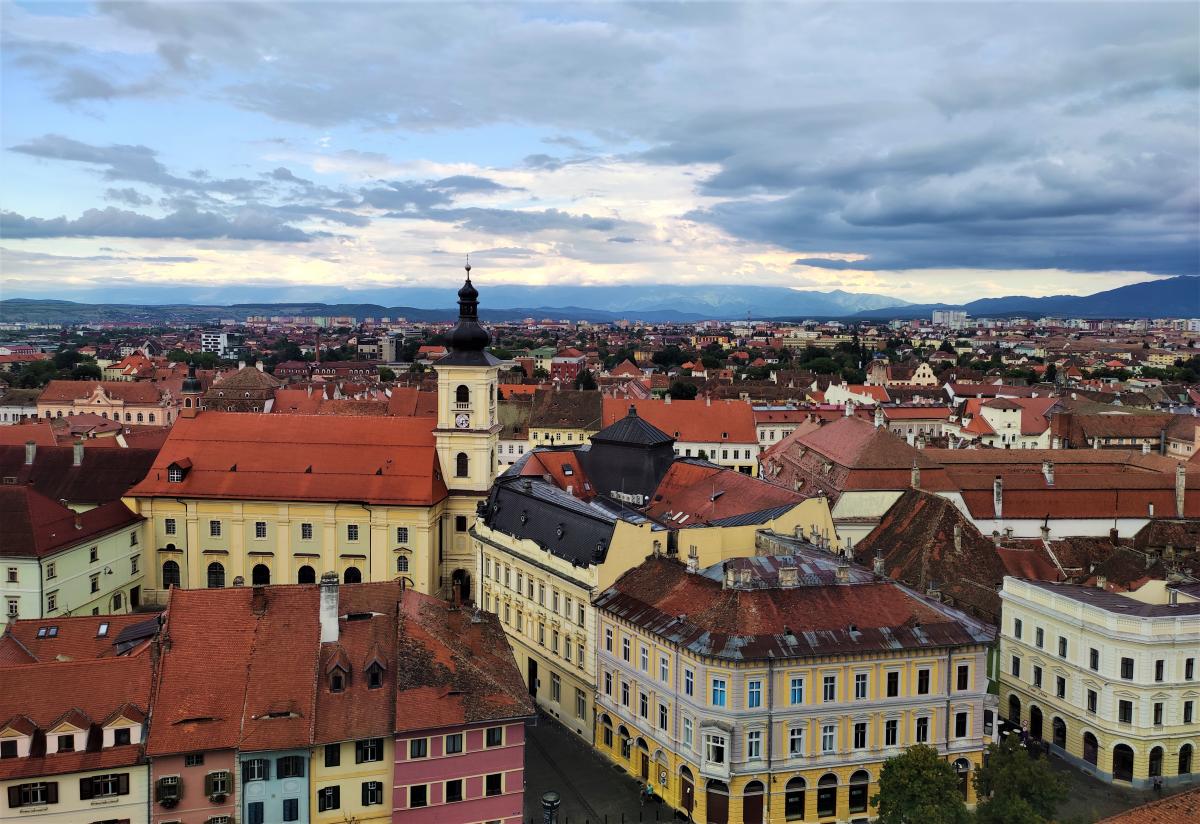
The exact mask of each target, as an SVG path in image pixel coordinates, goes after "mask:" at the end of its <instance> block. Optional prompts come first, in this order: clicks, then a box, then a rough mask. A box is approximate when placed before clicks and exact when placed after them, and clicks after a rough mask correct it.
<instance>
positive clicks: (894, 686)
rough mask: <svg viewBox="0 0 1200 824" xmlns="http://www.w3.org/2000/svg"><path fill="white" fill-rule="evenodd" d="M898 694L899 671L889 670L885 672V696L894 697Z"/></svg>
mask: <svg viewBox="0 0 1200 824" xmlns="http://www.w3.org/2000/svg"><path fill="white" fill-rule="evenodd" d="M898 695H900V673H898V672H889V673H888V674H887V697H888V698H895V697H897V696H898Z"/></svg>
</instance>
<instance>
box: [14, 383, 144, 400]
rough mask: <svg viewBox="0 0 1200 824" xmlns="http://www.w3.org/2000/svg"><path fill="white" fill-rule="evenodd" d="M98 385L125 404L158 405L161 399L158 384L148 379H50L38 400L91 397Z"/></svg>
mask: <svg viewBox="0 0 1200 824" xmlns="http://www.w3.org/2000/svg"><path fill="white" fill-rule="evenodd" d="M98 387H99V388H103V389H104V393H105V394H106V395H108V396H109V397H110V398H119V399H120V400H122V401H124V402H125V403H127V404H154V405H158V404H159V403H161V401H162V391H161V390H160V389H159V386H158V384H156V383H151V382H149V381H50V383H48V384H46V388H45V389H43V390H42V394H41V395H40V396H39V397H38V402H39V403H71V402H72V401H76V400H82V399H83V398H88V397H91V395H92V393H93V392H95V391H96V389H97V388H98Z"/></svg>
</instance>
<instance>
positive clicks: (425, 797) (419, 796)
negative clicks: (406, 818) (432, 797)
mask: <svg viewBox="0 0 1200 824" xmlns="http://www.w3.org/2000/svg"><path fill="white" fill-rule="evenodd" d="M428 804H429V787H428V786H426V785H425V784H414V785H413V786H411V787H409V788H408V806H409V809H413V808H415V807H424V806H426V805H428Z"/></svg>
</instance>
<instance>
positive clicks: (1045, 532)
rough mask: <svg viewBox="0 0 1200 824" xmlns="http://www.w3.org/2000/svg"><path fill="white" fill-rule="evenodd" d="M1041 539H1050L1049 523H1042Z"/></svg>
mask: <svg viewBox="0 0 1200 824" xmlns="http://www.w3.org/2000/svg"><path fill="white" fill-rule="evenodd" d="M1042 540H1043V541H1049V540H1050V524H1042Z"/></svg>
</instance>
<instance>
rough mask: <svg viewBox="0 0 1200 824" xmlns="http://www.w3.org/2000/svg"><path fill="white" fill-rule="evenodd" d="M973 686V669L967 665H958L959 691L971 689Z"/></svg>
mask: <svg viewBox="0 0 1200 824" xmlns="http://www.w3.org/2000/svg"><path fill="white" fill-rule="evenodd" d="M970 684H971V667H970V666H969V665H967V664H959V665H958V689H959V690H960V691H961V690H965V689H969V688H970Z"/></svg>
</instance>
